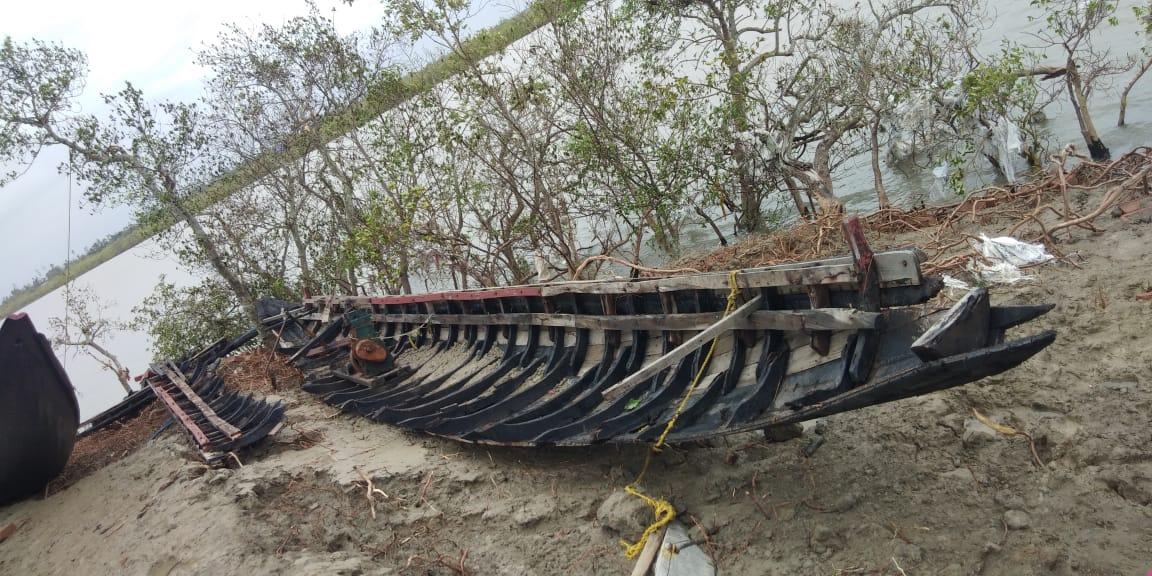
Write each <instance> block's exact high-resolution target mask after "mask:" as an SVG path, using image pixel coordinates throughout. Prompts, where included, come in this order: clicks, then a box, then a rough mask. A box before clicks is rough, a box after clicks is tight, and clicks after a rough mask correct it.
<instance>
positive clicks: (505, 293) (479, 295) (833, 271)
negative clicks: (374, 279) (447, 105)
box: [305, 248, 923, 310]
mask: <svg viewBox="0 0 1152 576" xmlns="http://www.w3.org/2000/svg"><path fill="white" fill-rule="evenodd" d="M922 257H923V255H922V254H921V253H920V251H919V250H916V249H914V248H904V249H899V250H888V251H886V252H880V253H878V254H876V269H877V271H878V272H879V274H880V287H881V288H891V287H898V286H915V285H919V284H920V283H921V281H922V280H923V279H922V278H921V276H920V260H921V259H922ZM736 277H737V284H739V285H740V287H741V288H771V287H786V286H797V287H804V286H809V285H834V284H845V285H849V286H852V287H854V286H855V284H856V283H857V282H858V280H859V275H858V273H857V271H856V265H855V263H854V262H853V260H852V258H851V257H846V256H845V257H837V258H829V259H825V260H813V261H808V262H796V263H793V264H782V265H777V266H768V267H762V268H750V269H747V270H740V271H738V272H737V273H736ZM728 289H729V286H728V272H706V273H702V274H686V275H680V276H669V277H666V278H648V279H641V280H584V281H574V282H560V283H555V284H532V285H528V286H514V287H504V288H487V289H479V290H458V291H452V292H437V293H431V294H418V295H406V296H321V297H316V298H310V299H306V300H305V303H307V304H311V305H313V306H315V307H316V308H318V309H322V310H328V308H329V305H336V306H341V307H353V306H369V305H378V306H383V305H388V304H405V303H413V302H435V301H447V300H486V299H492V298H504V297H510V296H544V297H547V296H557V295H560V294H573V293H575V294H642V293H658V292H675V291H678V290H728Z"/></svg>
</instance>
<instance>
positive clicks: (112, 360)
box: [84, 342, 134, 394]
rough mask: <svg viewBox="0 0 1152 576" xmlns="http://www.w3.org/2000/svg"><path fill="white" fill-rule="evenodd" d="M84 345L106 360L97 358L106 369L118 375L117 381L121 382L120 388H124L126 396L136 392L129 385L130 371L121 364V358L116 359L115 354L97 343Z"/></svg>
mask: <svg viewBox="0 0 1152 576" xmlns="http://www.w3.org/2000/svg"><path fill="white" fill-rule="evenodd" d="M84 345H85V346H88V347H89V348H92V349H93V350H95V351H97V352H99V353H100V355H101V356H103V357H104V358H105V359H106V360H101V359H99V358H96V361H97V362H99V363H101V364H103V365H104V367H105V368H107V369H108V370H109V371H111V372H114V373H115V374H116V380H118V381H119V382H120V386H121V387H122V388H124V393H125V394H131V393H132V392H134V390H132V385H131V384H129V383H128V370H127V369H125V368H124V366H123V365H122V364H120V359H119V358H116V356H115V355H114V354H112V353H111V352H109V351H107V350H105V349H104V347H103V346H101V345H99V344H97V343H95V342H86V343H84Z"/></svg>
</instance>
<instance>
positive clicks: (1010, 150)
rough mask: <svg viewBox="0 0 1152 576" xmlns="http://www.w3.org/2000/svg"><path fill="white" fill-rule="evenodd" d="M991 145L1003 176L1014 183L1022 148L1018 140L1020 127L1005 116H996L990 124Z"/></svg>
mask: <svg viewBox="0 0 1152 576" xmlns="http://www.w3.org/2000/svg"><path fill="white" fill-rule="evenodd" d="M992 147H993V148H995V149H996V160H997V161H998V162H999V163H1000V170H1002V171H1003V172H1004V177H1005V178H1007V179H1008V181H1009V182H1012V183H1015V182H1016V171H1017V163H1018V161H1019V160H1020V158H1021V156H1020V154H1021V152H1022V151H1023V150H1024V145H1023V143H1021V142H1020V127H1019V126H1017V125H1016V123H1015V122H1012V121H1011V120H1009V119H1007V118H998V119H997V120H996V123H995V124H993V125H992Z"/></svg>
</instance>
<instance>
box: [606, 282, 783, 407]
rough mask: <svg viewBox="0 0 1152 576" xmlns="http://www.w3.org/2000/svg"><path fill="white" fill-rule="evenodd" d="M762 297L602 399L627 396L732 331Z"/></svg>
mask: <svg viewBox="0 0 1152 576" xmlns="http://www.w3.org/2000/svg"><path fill="white" fill-rule="evenodd" d="M762 298H763V297H762V296H761V295H759V294H757V295H756V297H755V298H753V299H751V300H749V301H748V302H745V303H744V305H743V306H741V307H739V308H737V309H736V310H735V311H734V312H732V313H731V314H729V315H728V316H726V317H724V318H723V319H721V320H720V321H719V322H716V323H715V324H713V325H711V326H709V327H708V329H706V330H704V331H703V332H701V333H699V334H697V335H695V336H693V337H692V338H689V339H688V341H687V342H685V343H683V344H681V345H679V346H677V347H675V348H673V349H672V350H671V351H670V352H668V353H667V354H665V355H663V356H661V357H659V358H657V359H655V360H653V361H652V362H651V363H649V364H648V365H647V366H645V367H643V368H641V369H639V370H637V371H636V372H635V373H633V374H632V375H631V376H628V377H627V378H625V379H623V380H621V381H620V383H619V384H616V385H614V386H612V387H611V388H608V389H607V390H605V391H604V394H603V396H604V398H605V399H607V400H611V399H613V398H617V397H619V396H621V395H623V394H627V393H628V391H630V390H631V389H632V388H634V387H635V386H636V385H637V384H639V383H641V382H643V381H645V380H647V379H649V378H651V377H653V376H655V375H656V374H657V373H659V372H660V371H661V370H663V369H665V368H667V367H669V366H671V365H672V364H674V363H675V362H677V361H679V360H680V359H681V358H683V357H685V356H687V355H689V354H691V353H692V352H695V351H696V349H697V348H699V347H701V346H703V345H704V344H706V343H708V342H709V341H711V340H712V339H713V338H716V337H718V336H720V334H722V333H724V332H727V331H729V330H732V327H733V326H734V325H735V324H736V323H737V322H739V321H740V320H741V319H743V318H747V317H748V315H749V314H751V313H752V312H753V311H755V310H756V308H757V307H758V306H760V301H761V299H762Z"/></svg>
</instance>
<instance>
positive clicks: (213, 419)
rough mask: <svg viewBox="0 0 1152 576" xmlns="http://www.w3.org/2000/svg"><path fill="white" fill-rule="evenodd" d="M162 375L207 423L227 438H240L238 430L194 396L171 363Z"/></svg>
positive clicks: (202, 400) (197, 396)
mask: <svg viewBox="0 0 1152 576" xmlns="http://www.w3.org/2000/svg"><path fill="white" fill-rule="evenodd" d="M164 375H165V376H167V377H168V380H169V381H170V382H172V383H173V384H175V385H176V387H177V388H179V389H180V391H181V392H183V393H184V396H185V397H187V398H188V401H189V402H191V403H192V404H193V405H194V406H196V408H198V409H199V410H200V412H201V413H202V414H203V415H204V418H205V419H207V420H208V422H210V423H211V424H212V425H213V426H215V427H216V429H217V430H219V431H221V432H223V433H225V434H227V435H228V437H229V438H232V439H233V440H235V439H236V438H239V437H240V436H241V433H240V429H239V428H237V427H235V426H233V425H231V424H229V423H227V422H225V421H224V419H223V418H221V417H220V416H218V415H217V414H216V411H215V410H213V409H212V407H211V406H209V405H208V403H207V402H205V401H204V399H203V398H201V397H200V396H199V395H198V394H196V392H194V391H193V390H192V387H191V386H189V385H188V381H187V380H186V379H185V378H184V374H182V373H181V372H180V371H179V370H177V369H175V368H174V367H173V366H172V364H171V363H169V364H166V365H165V366H164Z"/></svg>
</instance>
